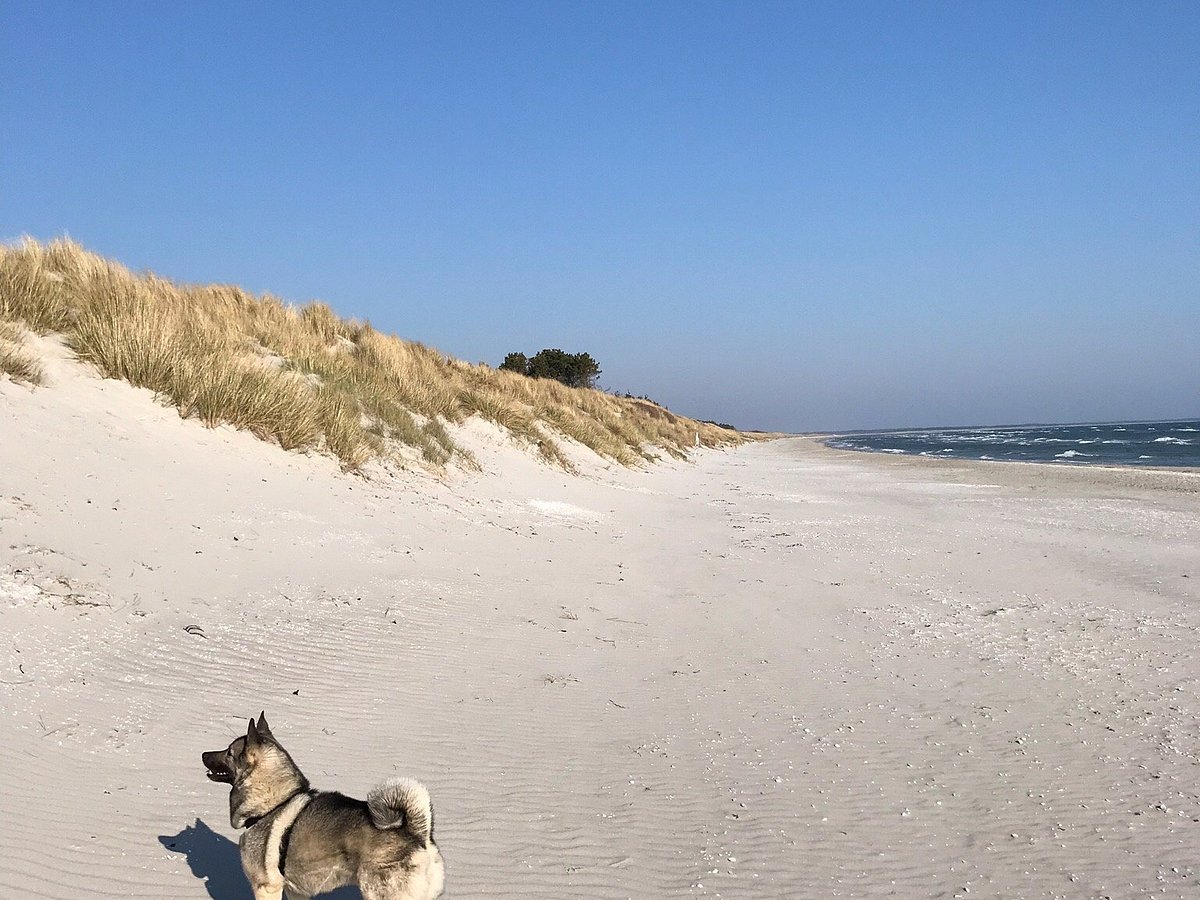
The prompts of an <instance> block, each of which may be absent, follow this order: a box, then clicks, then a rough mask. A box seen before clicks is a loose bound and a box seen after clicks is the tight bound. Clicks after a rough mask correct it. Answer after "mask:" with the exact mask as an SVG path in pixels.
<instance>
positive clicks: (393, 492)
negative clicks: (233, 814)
mask: <svg viewBox="0 0 1200 900" xmlns="http://www.w3.org/2000/svg"><path fill="white" fill-rule="evenodd" d="M24 340H27V341H28V347H29V348H30V349H31V351H32V352H34V353H35V354H36V357H37V359H38V360H40V365H41V366H42V368H43V372H42V374H43V376H44V378H45V381H46V384H47V386H46V387H44V388H38V389H32V388H30V387H28V386H26V385H25V384H22V383H16V382H14V381H12V380H10V379H0V533H2V534H3V541H0V633H2V634H3V635H4V640H3V643H2V645H0V715H2V717H3V721H4V740H3V741H0V806H2V809H3V812H4V827H3V828H0V895H3V896H5V897H47V898H62V900H68V898H71V900H75V898H79V897H114V898H115V897H146V898H150V897H154V898H203V897H211V898H221V900H246V898H249V897H250V894H249V890H248V888H247V886H246V884H245V880H244V878H243V876H242V874H241V871H240V867H239V865H238V862H237V854H236V840H237V835H236V833H234V832H233V831H232V829H230V827H229V823H228V812H227V806H226V793H227V791H226V790H225V789H224V788H223V787H222V786H220V785H215V784H212V783H210V782H208V781H207V780H206V779H205V777H204V772H203V767H202V766H201V764H200V753H201V751H204V750H209V749H215V748H219V747H222V746H224V745H225V744H226V743H227V742H228V741H229V740H230V738H231V736H233V735H235V734H237V733H239V732H241V731H242V730H244V728H245V722H246V719H247V717H249V716H250V715H252V714H256V713H258V711H259V710H261V709H265V710H266V711H267V714H268V716H269V718H270V719H271V723H272V726H273V729H274V731H275V733H276V735H277V736H278V737H279V738H280V740H281V741H283V743H284V744H285V745H286V746H287V747H288V749H289V750H290V751H291V752H292V754H293V756H294V757H295V758H296V760H297V761H298V763H299V764H300V765H301V766H302V767H303V768H304V770H305V771H306V773H307V774H308V775H309V777H310V778H311V779H312V781H313V782H314V784H315V785H316V786H318V787H322V788H336V789H339V790H342V791H345V792H347V793H349V794H351V795H356V796H360V797H361V796H363V795H364V794H365V792H366V791H367V790H368V789H369V788H370V786H371V785H372V784H374V783H375V782H377V781H378V780H381V779H383V778H385V777H387V776H391V775H411V776H415V777H418V778H420V779H421V780H422V781H424V782H425V783H426V784H427V785H428V786H429V789H430V792H431V794H432V797H433V803H434V809H435V813H436V828H435V836H436V838H437V840H438V843H439V845H440V846H441V848H442V850H443V853H444V855H445V858H446V863H447V896H456V897H466V896H479V895H487V896H497V897H546V898H551V897H554V898H564V897H565V898H595V897H670V896H713V897H717V896H725V897H847V898H848V897H955V896H967V895H969V896H972V897H977V896H982V897H994V898H1014V897H1038V898H1042V897H1044V898H1051V897H1066V898H1085V897H1089V898H1090V897H1101V896H1108V897H1122V898H1124V897H1152V896H1153V897H1194V896H1196V890H1197V887H1196V879H1197V878H1200V870H1198V863H1197V858H1196V846H1197V844H1196V835H1197V833H1198V832H1197V830H1196V829H1197V828H1198V827H1200V825H1198V824H1197V822H1198V821H1200V795H1198V793H1200V792H1198V788H1197V782H1196V773H1197V772H1198V771H1200V768H1198V763H1200V731H1198V730H1197V728H1196V721H1197V713H1198V712H1200V709H1198V707H1197V699H1196V697H1197V687H1198V685H1200V652H1197V649H1198V648H1197V646H1196V644H1197V637H1196V636H1197V634H1200V630H1198V629H1197V625H1200V622H1198V621H1197V620H1198V618H1200V604H1198V603H1197V601H1198V600H1200V595H1198V590H1197V587H1198V585H1200V503H1198V501H1197V497H1198V496H1200V495H1198V494H1197V490H1198V488H1200V478H1197V475H1196V473H1194V472H1188V471H1179V472H1173V473H1169V472H1140V473H1137V474H1136V475H1134V474H1129V473H1123V472H1119V471H1115V470H1088V471H1080V470H1065V469H1062V468H1058V467H1039V466H1022V465H1011V466H1003V465H993V466H988V465H984V464H973V465H969V464H960V463H953V464H943V465H938V464H936V463H930V462H922V461H910V460H901V459H882V458H879V457H877V456H868V455H863V454H850V453H838V452H835V451H831V450H828V449H826V448H823V447H821V446H819V445H817V444H815V443H812V442H810V441H807V440H803V439H789V440H778V441H773V442H756V443H747V444H741V445H736V446H735V445H728V446H725V447H724V448H714V449H701V450H699V451H697V452H695V453H693V455H692V458H691V460H689V461H682V460H675V459H666V460H664V461H662V462H661V463H660V464H659V465H656V466H646V467H644V468H630V467H626V466H624V465H621V464H620V463H619V462H618V461H616V460H613V459H611V458H608V459H605V458H603V457H600V456H596V455H595V454H592V453H590V452H587V451H585V450H583V449H582V447H580V446H578V445H573V444H570V443H564V445H563V446H564V447H565V448H566V449H565V450H564V452H565V453H570V454H572V456H571V461H572V465H573V467H574V468H575V469H576V470H577V474H568V473H567V472H566V471H565V470H564V469H562V468H559V467H555V466H552V465H548V464H547V463H546V462H545V461H543V460H541V459H540V458H539V457H538V455H537V454H535V453H530V452H528V451H527V450H524V449H522V448H521V447H519V446H517V445H515V444H514V443H513V441H512V440H511V437H510V436H509V435H508V434H506V433H505V432H503V431H501V430H500V429H498V428H497V427H496V426H495V425H493V424H490V423H487V422H484V421H482V420H481V419H480V418H478V417H475V418H471V419H465V420H464V421H462V422H461V423H459V424H454V423H450V425H448V426H447V428H448V434H449V435H450V437H451V438H452V440H453V441H454V443H455V446H459V447H462V448H464V449H465V450H466V451H468V452H469V453H470V454H471V457H472V459H473V460H474V466H472V467H468V466H454V465H451V466H449V467H447V468H446V469H445V471H444V472H442V473H435V472H432V471H429V470H427V469H425V468H423V467H420V466H416V467H409V468H399V467H391V468H386V469H377V470H372V471H371V472H370V473H369V476H368V477H363V476H359V475H352V474H347V473H345V472H344V471H342V468H341V465H340V461H339V460H338V459H337V458H336V457H335V456H332V455H323V454H320V453H314V454H309V455H301V454H297V453H290V452H287V451H285V450H284V449H282V448H281V447H280V446H278V445H277V444H276V443H272V442H267V441H262V440H258V439H256V438H255V437H254V436H253V435H252V434H251V433H250V432H248V431H246V430H238V429H235V428H232V427H229V426H227V425H220V424H218V425H217V426H216V427H212V428H206V427H203V425H202V424H201V423H200V422H199V421H197V420H195V419H190V418H189V419H185V418H181V417H180V416H179V414H178V412H177V411H176V409H174V408H171V407H168V406H165V405H163V404H162V403H160V402H157V401H156V400H155V397H154V395H153V394H152V393H151V391H149V390H147V389H144V388H136V387H133V386H131V385H129V384H128V383H126V382H124V381H120V380H114V379H102V378H100V377H98V376H97V375H96V374H95V372H94V371H93V370H91V369H89V368H88V367H87V366H85V365H84V364H82V363H80V362H79V361H77V360H76V359H75V358H74V355H73V354H72V353H71V352H69V351H68V350H67V349H66V347H64V345H63V343H62V340H61V339H58V338H52V337H51V338H36V337H31V336H26V337H25V338H24ZM339 896H340V897H343V898H345V897H349V896H353V894H352V893H342V894H339Z"/></svg>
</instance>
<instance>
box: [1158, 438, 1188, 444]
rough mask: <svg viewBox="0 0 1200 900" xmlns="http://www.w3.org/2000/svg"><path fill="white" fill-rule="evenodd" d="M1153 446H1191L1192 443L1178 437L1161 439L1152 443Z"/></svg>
mask: <svg viewBox="0 0 1200 900" xmlns="http://www.w3.org/2000/svg"><path fill="white" fill-rule="evenodd" d="M1151 443H1152V444H1184V445H1188V444H1191V441H1185V440H1184V439H1183V438H1177V437H1160V438H1155V439H1154V440H1153V441H1151Z"/></svg>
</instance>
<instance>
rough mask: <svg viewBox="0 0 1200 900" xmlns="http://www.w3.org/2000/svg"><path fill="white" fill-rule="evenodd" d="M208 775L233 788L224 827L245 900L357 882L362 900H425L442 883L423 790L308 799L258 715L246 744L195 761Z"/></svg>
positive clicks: (387, 789)
mask: <svg viewBox="0 0 1200 900" xmlns="http://www.w3.org/2000/svg"><path fill="white" fill-rule="evenodd" d="M201 759H203V760H204V766H205V768H206V769H207V770H208V777H209V778H210V779H212V780H213V781H220V782H224V783H226V784H230V785H232V786H233V789H232V790H231V791H230V792H229V822H230V824H231V825H232V826H233V827H234V828H245V829H246V830H245V831H244V832H243V833H242V838H241V842H240V843H241V848H242V869H243V870H244V871H245V873H246V877H247V878H248V879H250V886H251V887H252V888H253V889H254V900H280V898H281V897H282V896H283V892H284V891H286V892H287V896H288V900H305V898H308V897H310V896H312V895H313V894H319V893H324V892H325V891H332V890H335V889H336V888H339V887H343V886H344V885H348V884H355V883H357V884H358V887H359V890H361V891H362V895H363V898H364V900H433V898H435V897H439V896H441V893H442V884H443V881H444V879H445V867H444V866H443V864H442V855H441V853H440V852H438V848H437V845H436V844H434V842H433V807H432V806H431V805H430V803H429V792H428V791H427V790H426V789H425V786H424V785H423V784H421V783H420V782H419V781H414V780H413V779H411V778H391V779H388V780H387V781H385V782H383V783H382V784H380V785H378V786H376V787H375V788H373V789H372V790H371V791H370V793H368V794H367V799H366V800H354V799H352V798H350V797H345V796H343V795H342V794H338V793H336V792H334V791H315V790H312V789H311V788H310V787H309V784H308V779H307V778H305V777H304V774H303V773H302V772H301V771H300V769H299V768H298V767H297V766H296V764H295V763H294V762H292V758H291V756H289V755H288V752H287V751H286V750H284V749H283V747H282V746H281V745H280V743H279V742H278V741H277V740H275V737H274V735H272V734H271V728H270V726H269V725H268V724H267V719H266V716H265V715H260V716H259V717H258V721H257V722H255V721H254V720H253V719H251V720H250V727H249V728H248V729H247V730H246V736H245V737H240V738H238V739H237V740H235V741H234V742H233V743H232V744H230V745H229V746H228V747H227V748H226V749H225V750H213V751H210V752H208V753H205V754H203V755H202V756H201Z"/></svg>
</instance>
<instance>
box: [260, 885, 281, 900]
mask: <svg viewBox="0 0 1200 900" xmlns="http://www.w3.org/2000/svg"><path fill="white" fill-rule="evenodd" d="M254 900H283V885H279V887H274V886H272V885H269V884H263V885H258V884H256V885H254Z"/></svg>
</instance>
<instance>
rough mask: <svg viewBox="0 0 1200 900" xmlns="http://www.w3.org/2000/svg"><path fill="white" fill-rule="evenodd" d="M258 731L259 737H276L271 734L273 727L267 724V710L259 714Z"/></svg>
mask: <svg viewBox="0 0 1200 900" xmlns="http://www.w3.org/2000/svg"><path fill="white" fill-rule="evenodd" d="M256 729H257V731H258V735H259V737H268V738H273V737H275V735H273V734H271V726H270V725H268V724H267V712H266V710H263V711H262V712H260V713H259V714H258V725H257V726H256Z"/></svg>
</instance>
